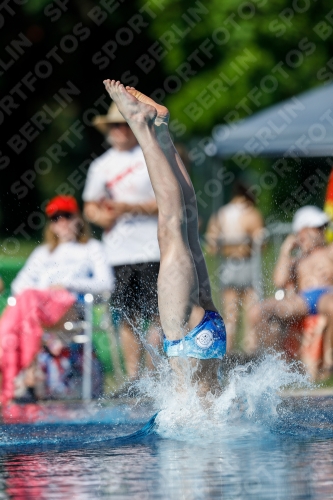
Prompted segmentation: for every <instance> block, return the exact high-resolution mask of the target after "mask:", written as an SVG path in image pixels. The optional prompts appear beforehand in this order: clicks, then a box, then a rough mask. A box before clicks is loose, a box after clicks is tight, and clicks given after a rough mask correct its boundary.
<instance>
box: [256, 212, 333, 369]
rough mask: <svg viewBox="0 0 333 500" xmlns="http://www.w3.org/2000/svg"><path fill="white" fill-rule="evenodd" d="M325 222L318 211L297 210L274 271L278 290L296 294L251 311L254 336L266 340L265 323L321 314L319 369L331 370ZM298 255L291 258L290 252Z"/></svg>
mask: <svg viewBox="0 0 333 500" xmlns="http://www.w3.org/2000/svg"><path fill="white" fill-rule="evenodd" d="M328 222H329V218H328V217H327V215H326V214H325V213H324V212H322V211H321V210H320V209H319V208H317V207H313V206H305V207H303V208H300V209H299V210H298V211H297V212H296V213H295V216H294V219H293V224H292V226H293V232H294V234H291V235H289V236H288V237H287V238H286V240H285V241H284V243H283V245H282V247H281V251H280V255H279V259H278V261H277V264H276V267H275V271H274V283H275V285H276V286H277V287H278V288H287V286H288V285H290V284H293V287H294V290H295V291H296V293H292V294H291V295H289V294H287V296H286V297H285V298H284V299H282V300H280V301H278V300H276V299H274V298H271V299H267V300H264V301H263V302H262V303H261V304H258V305H257V306H256V307H255V308H254V310H253V311H252V321H253V322H254V324H255V325H256V328H257V332H258V335H260V337H261V338H263V341H264V340H265V336H266V335H267V338H269V333H268V330H267V328H268V326H269V325H268V320H270V319H272V318H274V317H275V318H278V319H280V320H284V321H286V322H289V323H292V322H293V321H297V320H299V319H302V318H303V317H305V316H307V315H309V314H323V315H325V316H326V319H327V328H326V331H325V337H324V360H323V369H324V370H326V371H330V370H332V367H333V356H332V354H333V352H332V344H333V244H332V245H326V243H325V237H324V229H325V226H326V225H327V223H328ZM297 248H298V249H299V252H300V254H299V255H298V256H296V257H293V256H292V251H293V250H294V249H297Z"/></svg>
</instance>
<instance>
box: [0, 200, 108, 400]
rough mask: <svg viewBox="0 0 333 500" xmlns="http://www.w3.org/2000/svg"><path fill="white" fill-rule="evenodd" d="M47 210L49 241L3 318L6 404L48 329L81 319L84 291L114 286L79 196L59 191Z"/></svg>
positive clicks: (19, 281)
mask: <svg viewBox="0 0 333 500" xmlns="http://www.w3.org/2000/svg"><path fill="white" fill-rule="evenodd" d="M46 214H47V216H48V217H49V224H48V225H47V227H46V230H45V244H44V245H40V246H39V247H37V248H36V249H35V250H34V251H33V252H32V254H31V256H30V257H29V258H28V260H27V262H26V264H25V266H24V267H23V269H22V270H21V271H20V272H19V274H18V275H17V277H16V278H15V279H14V281H13V283H12V292H13V294H14V296H15V297H14V299H13V300H12V301H11V302H10V303H11V305H9V306H8V307H7V308H6V310H5V312H4V314H3V316H2V318H1V320H0V342H1V344H0V346H1V350H0V359H1V372H2V394H1V398H2V402H3V403H7V402H8V401H10V400H11V399H13V397H14V380H15V378H16V377H17V375H18V374H19V373H20V372H21V371H22V370H27V369H29V368H31V367H33V366H34V364H35V363H36V359H37V355H38V352H39V351H40V349H41V345H42V335H43V332H44V330H45V329H46V330H47V331H49V330H50V329H59V326H60V324H63V323H64V321H65V322H66V321H71V320H73V318H74V319H76V318H77V316H75V313H76V310H75V309H76V308H75V307H74V305H75V304H76V303H77V302H78V299H79V295H80V293H84V294H90V296H91V297H92V294H99V293H102V292H104V291H105V290H108V291H110V290H111V289H112V286H113V280H112V275H111V271H110V268H109V266H108V264H107V261H106V258H105V255H104V250H103V247H102V244H101V243H100V242H98V241H96V240H94V239H91V238H90V237H89V235H88V233H87V227H86V224H85V222H84V221H83V219H82V217H81V215H80V212H79V209H78V206H77V203H76V200H75V199H74V198H72V197H67V196H58V197H56V198H54V199H53V200H51V202H50V203H49V204H48V206H47V207H46ZM28 378H29V377H28ZM30 378H32V377H30Z"/></svg>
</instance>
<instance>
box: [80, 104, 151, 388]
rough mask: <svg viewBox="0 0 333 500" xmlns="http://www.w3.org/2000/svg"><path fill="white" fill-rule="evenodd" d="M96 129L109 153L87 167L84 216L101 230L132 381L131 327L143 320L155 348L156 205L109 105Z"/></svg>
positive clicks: (128, 134)
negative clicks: (108, 145)
mask: <svg viewBox="0 0 333 500" xmlns="http://www.w3.org/2000/svg"><path fill="white" fill-rule="evenodd" d="M94 125H95V126H96V128H97V129H98V130H99V131H100V132H102V133H103V134H104V135H105V137H106V139H107V141H108V142H109V143H110V144H111V146H112V148H111V149H109V150H107V151H106V152H105V153H103V154H102V155H101V156H100V157H99V158H97V159H96V160H95V161H93V162H92V164H91V165H90V168H89V171H88V176H87V180H86V185H85V188H84V192H83V200H84V202H85V205H84V213H85V215H86V217H87V218H88V220H89V221H90V222H92V223H94V224H96V225H98V226H100V227H102V228H103V229H104V233H103V241H104V243H105V247H106V250H107V254H108V261H109V264H110V266H112V267H113V268H114V272H115V277H116V289H115V292H114V294H113V305H114V307H115V308H116V309H117V310H118V311H119V313H120V314H121V327H120V333H121V341H122V347H123V351H124V357H125V364H126V370H127V374H128V376H129V377H130V378H131V379H134V378H136V377H137V376H138V370H139V363H140V357H141V342H140V341H139V338H138V335H137V333H135V331H134V328H135V327H136V326H139V328H140V323H142V320H144V319H148V320H149V321H150V322H151V327H150V331H149V332H148V341H149V343H153V344H154V345H155V346H156V345H158V343H159V335H158V332H157V329H156V321H157V315H158V306H157V276H158V271H159V260H160V252H159V246H158V241H157V204H156V200H155V195H154V191H153V188H152V185H151V182H150V178H149V175H148V170H147V166H146V162H145V159H144V156H143V153H142V151H141V148H140V147H139V145H138V143H137V140H136V138H135V136H134V134H133V132H132V131H131V129H130V128H129V126H128V125H127V123H126V121H125V120H124V118H123V117H122V115H121V114H120V113H119V111H118V109H117V107H116V105H115V104H112V105H111V106H110V109H109V111H108V114H107V115H105V116H97V117H96V118H95V121H94Z"/></svg>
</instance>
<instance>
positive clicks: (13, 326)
mask: <svg viewBox="0 0 333 500" xmlns="http://www.w3.org/2000/svg"><path fill="white" fill-rule="evenodd" d="M75 300H76V298H75V296H74V295H73V294H71V293H70V292H68V291H67V290H65V289H51V290H50V289H49V290H36V289H28V290H25V291H24V292H22V293H21V294H19V295H17V296H16V305H15V306H8V307H7V308H6V310H5V312H4V314H3V316H2V318H1V320H0V367H1V372H2V391H1V401H2V403H6V402H7V401H9V400H11V399H12V398H13V396H14V379H15V377H16V376H17V375H18V373H19V372H20V371H21V370H23V369H24V368H27V367H28V366H29V365H30V364H31V363H32V362H33V360H34V359H35V356H36V354H37V353H38V352H39V350H40V347H41V338H42V335H43V330H44V328H46V327H51V326H53V325H55V324H56V323H57V322H58V321H59V320H60V319H61V318H62V317H63V316H64V315H65V314H66V312H67V311H68V310H69V309H70V308H71V306H72V305H73V304H74V302H75Z"/></svg>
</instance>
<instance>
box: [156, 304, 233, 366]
mask: <svg viewBox="0 0 333 500" xmlns="http://www.w3.org/2000/svg"><path fill="white" fill-rule="evenodd" d="M226 346H227V340H226V331H225V326H224V322H223V319H222V318H221V316H220V315H219V314H218V313H217V312H214V311H206V312H205V315H204V317H203V318H202V320H201V322H200V323H199V324H198V326H196V327H195V328H193V330H192V331H190V332H189V333H188V334H187V335H185V337H183V338H182V339H179V340H167V339H166V338H164V341H163V348H164V351H165V352H166V354H167V356H169V357H172V356H183V357H191V358H197V359H213V358H215V359H222V358H223V356H224V355H225V352H226Z"/></svg>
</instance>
